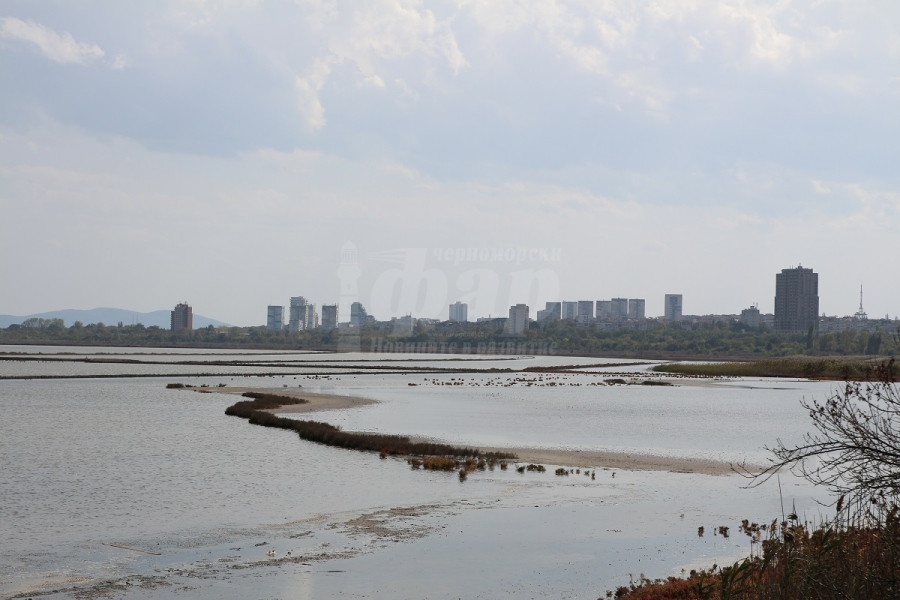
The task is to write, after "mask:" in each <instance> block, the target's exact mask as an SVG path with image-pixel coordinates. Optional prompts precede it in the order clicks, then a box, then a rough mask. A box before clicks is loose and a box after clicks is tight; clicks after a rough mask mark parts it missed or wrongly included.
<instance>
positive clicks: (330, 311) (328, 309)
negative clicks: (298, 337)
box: [266, 296, 340, 333]
mask: <svg viewBox="0 0 900 600" xmlns="http://www.w3.org/2000/svg"><path fill="white" fill-rule="evenodd" d="M285 316H287V326H285ZM339 322H340V321H339V315H338V305H337V304H323V305H322V320H321V321H320V320H319V313H318V312H317V311H316V305H315V304H312V303H310V302H308V301H307V300H306V298H304V297H303V296H294V297H293V298H291V303H290V305H289V306H288V310H287V311H285V307H284V306H276V305H269V307H268V309H267V310H266V329H268V330H270V331H282V330H284V329H287V330H288V331H290V332H291V333H296V332H298V331H305V330H307V329H318V328H319V327H322V328H324V329H337V326H338V323H339Z"/></svg>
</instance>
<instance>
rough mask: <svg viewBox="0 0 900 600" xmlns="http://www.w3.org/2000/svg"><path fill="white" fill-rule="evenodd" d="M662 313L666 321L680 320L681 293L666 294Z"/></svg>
mask: <svg viewBox="0 0 900 600" xmlns="http://www.w3.org/2000/svg"><path fill="white" fill-rule="evenodd" d="M663 314H664V316H665V319H666V320H667V321H680V320H681V294H666V300H665V312H664V313H663Z"/></svg>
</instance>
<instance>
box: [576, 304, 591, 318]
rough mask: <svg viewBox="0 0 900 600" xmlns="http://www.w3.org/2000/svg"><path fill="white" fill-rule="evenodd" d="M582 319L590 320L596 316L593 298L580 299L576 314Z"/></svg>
mask: <svg viewBox="0 0 900 600" xmlns="http://www.w3.org/2000/svg"><path fill="white" fill-rule="evenodd" d="M576 317H578V318H579V319H581V320H585V319H587V320H590V319H593V318H594V302H593V300H579V301H578V313H577V314H576Z"/></svg>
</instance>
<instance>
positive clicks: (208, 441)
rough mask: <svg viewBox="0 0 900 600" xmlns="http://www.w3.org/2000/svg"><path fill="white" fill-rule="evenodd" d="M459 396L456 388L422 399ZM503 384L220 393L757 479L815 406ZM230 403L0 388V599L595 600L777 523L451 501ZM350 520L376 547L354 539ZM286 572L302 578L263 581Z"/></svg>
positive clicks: (420, 480)
mask: <svg viewBox="0 0 900 600" xmlns="http://www.w3.org/2000/svg"><path fill="white" fill-rule="evenodd" d="M57 350H58V349H57ZM116 351H117V352H122V351H121V349H116ZM207 358H209V357H208V356H207ZM316 358H317V359H320V358H322V357H321V356H317V357H316ZM429 358H431V357H429ZM527 360H529V361H530V360H533V359H527ZM583 360H585V362H583V363H581V364H595V363H597V362H600V361H598V360H597V359H583ZM431 362H434V363H437V362H438V361H437V359H432V361H431ZM505 362H507V364H508V361H505ZM8 364H9V363H2V362H0V375H3V374H6V372H5V371H3V369H7V367H8ZM44 364H54V363H44ZM56 364H57V365H58V364H59V363H56ZM556 364H574V361H573V359H571V358H568V357H567V358H566V359H565V360H564V362H563V363H556ZM79 365H80V366H85V365H84V363H73V365H72V366H76V367H77V366H79ZM64 366H66V367H69V366H70V365H68V364H65V365H64ZM88 366H90V365H88ZM517 366H518V365H517ZM462 377H464V378H465V380H466V382H467V385H464V386H448V385H437V384H436V383H434V382H437V383H445V382H449V381H450V379H451V378H453V379H454V380H457V381H458V380H459V379H460V378H462ZM517 377H518V378H521V375H518V374H513V375H503V376H497V375H466V376H461V375H438V376H433V375H428V376H425V375H345V376H332V377H330V378H328V379H322V378H319V379H312V378H305V377H302V376H298V378H297V379H296V380H295V379H293V376H290V377H286V378H284V379H282V378H277V377H276V378H235V380H234V381H231V380H230V379H229V380H228V383H229V385H253V386H258V385H260V386H261V385H267V386H271V387H275V388H280V387H282V386H284V385H290V386H291V387H294V386H295V385H303V387H304V389H310V390H312V391H327V392H333V393H343V394H351V395H354V394H355V395H363V396H366V397H371V398H374V399H377V400H381V401H382V402H381V403H379V404H375V405H369V406H366V407H360V408H357V409H352V410H346V411H332V412H327V413H318V414H317V415H316V417H315V418H317V419H321V420H326V421H329V422H332V423H336V424H341V425H343V426H345V427H346V428H348V429H364V430H371V431H385V432H390V433H411V434H421V435H426V436H430V437H434V438H439V439H443V440H447V441H453V442H458V443H472V444H483V445H485V444H496V445H503V444H506V445H510V446H515V445H531V446H544V447H553V448H593V449H635V450H637V451H642V452H645V453H652V454H660V453H670V454H673V455H678V456H687V457H690V456H704V457H715V458H747V457H749V458H757V457H761V456H762V454H761V453H760V449H759V448H760V445H761V444H763V443H771V442H773V441H774V439H775V437H779V436H780V437H783V438H790V437H791V436H795V435H799V434H802V432H803V431H804V430H805V413H803V412H802V411H801V410H799V405H798V400H799V398H800V397H802V396H803V395H804V394H805V395H817V396H818V395H822V394H824V393H826V392H827V391H828V389H830V387H831V386H830V385H828V384H821V383H809V382H798V383H791V384H790V385H789V386H786V385H784V384H780V385H776V384H773V383H772V382H765V381H757V382H744V383H741V384H740V385H747V386H750V387H755V388H758V389H747V388H746V387H743V388H742V387H716V386H713V387H688V386H685V387H678V388H663V387H646V386H615V387H598V386H593V387H589V386H584V385H582V386H574V385H569V384H574V383H587V382H590V381H593V380H595V379H598V378H597V377H595V376H593V375H572V376H553V378H554V380H555V381H556V382H557V383H558V385H557V386H555V387H535V386H534V385H532V387H524V386H523V384H521V383H517V384H516V385H509V384H510V383H511V382H513V381H514V380H515V379H516V378H517ZM529 377H531V376H529ZM549 378H550V376H544V379H545V382H546V381H547V380H548V379H549ZM190 381H191V382H192V383H195V384H200V383H210V384H213V385H214V384H215V383H217V382H218V381H219V380H218V379H191V380H190ZM489 381H491V382H494V383H503V384H504V385H506V386H507V387H502V386H500V385H496V386H494V385H492V386H490V387H485V384H487V382H489ZM411 382H415V383H418V384H420V385H418V386H416V387H410V386H408V383H411ZM474 383H479V384H480V385H479V386H475V385H473V384H474ZM563 383H565V384H566V385H565V386H563V385H561V384H563ZM726 385H734V383H733V382H732V383H729V384H726ZM776 387H789V388H791V389H771V388H776ZM234 400H235V398H234V397H233V396H225V395H218V394H198V393H194V392H190V391H183V390H167V389H165V388H164V381H160V380H159V379H140V378H138V379H124V380H119V379H77V380H44V381H23V380H12V381H0V410H2V411H3V412H2V414H3V415H4V418H3V419H2V420H0V473H3V475H4V476H3V477H2V478H0V506H2V507H3V519H2V521H0V595H4V596H11V595H13V594H16V593H18V592H28V591H37V590H40V589H46V590H53V589H64V588H67V587H68V586H70V585H74V584H79V585H82V586H88V587H89V586H90V585H96V584H97V582H99V581H102V580H112V581H114V582H115V583H114V584H110V586H112V587H109V588H108V590H107V591H111V592H112V593H114V595H123V596H125V597H128V598H145V597H146V598H156V597H169V596H178V595H180V596H182V597H191V598H193V597H209V598H213V597H233V598H243V597H247V596H248V592H249V591H251V590H252V591H253V594H254V595H256V596H259V597H280V596H285V597H297V598H325V597H347V598H357V597H366V596H369V597H371V596H375V597H385V596H391V597H397V598H419V597H423V595H427V596H428V597H437V598H451V597H459V596H466V597H484V598H491V597H497V596H500V595H505V594H514V595H516V596H522V595H525V596H528V597H532V596H534V597H537V596H541V597H543V596H552V597H597V596H599V595H601V594H602V593H603V591H604V590H605V589H608V588H611V587H614V586H616V585H621V584H624V583H627V581H628V574H629V573H633V574H634V575H635V576H637V575H638V574H639V573H641V572H644V573H646V574H647V575H649V576H662V575H667V574H670V573H677V572H678V570H679V569H680V568H681V567H683V566H686V565H691V564H707V563H711V562H714V561H717V560H718V561H721V560H723V559H735V558H737V557H739V556H742V555H746V553H747V552H748V551H749V542H748V541H747V540H746V539H739V536H737V534H736V533H735V534H734V535H733V537H732V538H731V539H729V540H723V539H721V538H718V537H715V536H712V535H711V530H712V528H713V527H715V526H718V525H729V526H731V527H732V530H733V531H735V530H736V526H737V524H738V522H739V520H740V519H742V518H750V519H751V520H757V521H759V522H763V521H768V520H771V518H773V517H774V516H775V515H776V514H780V499H779V497H778V493H777V488H776V487H775V486H773V485H769V486H764V487H762V488H759V489H755V490H745V489H742V488H741V485H742V484H743V483H745V482H744V481H743V480H740V479H739V478H737V477H735V476H726V477H711V476H703V475H685V474H675V473H658V472H628V471H618V472H616V476H615V477H613V476H612V471H604V470H598V471H597V478H596V480H591V479H590V478H588V477H585V476H584V475H583V474H582V475H574V474H573V475H570V476H567V477H557V476H555V475H553V473H552V471H553V467H551V468H550V471H549V472H547V473H543V474H536V473H526V474H518V473H516V472H515V471H514V470H512V469H510V470H508V471H500V470H499V469H497V470H495V471H485V472H476V473H473V474H472V475H470V477H469V478H468V480H467V481H466V482H465V483H461V482H460V481H459V479H458V477H457V476H456V475H455V474H453V473H451V474H446V473H430V472H423V471H413V470H410V469H409V467H408V466H406V464H405V463H404V462H403V461H402V460H399V459H388V460H379V459H378V458H377V456H375V455H372V454H367V453H359V452H352V451H347V450H339V449H334V448H327V447H324V446H319V445H316V444H311V443H307V442H303V441H301V440H299V439H298V438H297V437H296V436H295V435H294V434H292V433H289V432H285V431H277V430H271V429H264V428H260V427H254V426H251V425H249V424H247V422H246V421H243V420H240V419H237V418H233V417H226V416H225V415H224V409H225V407H226V406H228V405H229V404H231V403H233V402H234ZM782 484H783V487H784V490H785V494H784V496H785V501H786V502H788V503H790V502H796V505H797V508H798V510H800V511H801V512H802V511H807V512H808V514H809V515H813V514H817V510H818V509H817V508H816V505H815V503H814V501H813V495H814V491H813V490H810V489H809V488H808V486H805V485H803V484H801V483H799V482H797V481H794V480H793V479H791V478H790V477H789V476H788V477H786V478H782ZM391 508H402V509H403V510H400V511H395V512H391V511H390V510H389V509H391ZM386 511H387V512H386ZM366 514H369V515H370V517H369V518H368V519H364V520H363V521H365V522H366V523H369V522H375V523H378V524H380V525H378V527H375V528H365V527H360V526H358V525H352V523H358V522H359V517H360V516H361V515H366ZM681 515H683V516H681ZM699 525H705V526H706V529H707V532H708V533H707V534H706V536H705V537H704V538H698V537H697V535H696V531H697V527H698V526H699ZM262 542H265V543H266V545H264V546H256V544H261V543H262ZM110 544H112V545H110ZM114 546H126V547H128V548H134V549H140V550H145V551H152V552H158V553H159V554H160V555H159V556H157V555H155V554H146V553H142V552H137V551H134V550H127V549H122V548H116V547H114ZM267 548H268V549H275V550H276V557H275V558H274V559H273V558H271V557H267V556H266V555H265V551H266V549H267ZM288 550H290V551H292V556H294V557H296V556H298V555H301V556H304V557H305V559H304V560H303V561H292V562H287V563H283V564H280V565H279V566H266V565H267V564H269V563H271V562H272V561H273V560H274V561H277V560H278V559H280V558H281V559H283V558H286V554H285V553H286V552H287V551H288ZM304 563H305V564H304ZM235 567H239V568H235ZM131 579H134V581H133V582H132V583H137V585H131V586H128V585H126V584H125V581H126V580H129V581H130V580H131ZM141 583H143V585H144V586H145V587H141V585H140V584H141ZM186 588H191V589H186ZM70 593H71V592H67V591H62V592H60V593H59V595H60V596H67V595H68V594H70Z"/></svg>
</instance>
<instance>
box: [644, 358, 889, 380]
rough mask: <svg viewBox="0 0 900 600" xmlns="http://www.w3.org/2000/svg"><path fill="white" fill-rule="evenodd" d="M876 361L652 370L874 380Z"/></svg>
mask: <svg viewBox="0 0 900 600" xmlns="http://www.w3.org/2000/svg"><path fill="white" fill-rule="evenodd" d="M879 364H881V363H880V362H878V361H875V360H841V359H832V358H823V359H812V358H775V359H767V360H757V361H752V362H727V363H708V364H696V363H670V364H665V365H658V366H656V367H653V370H654V371H656V372H659V373H675V374H680V375H696V376H704V377H802V378H806V379H833V380H845V379H850V380H861V381H867V380H874V379H877V378H878V374H877V372H876V367H878V365H879ZM891 369H892V373H893V374H894V375H898V374H900V366H897V365H892V367H891Z"/></svg>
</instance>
